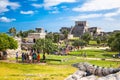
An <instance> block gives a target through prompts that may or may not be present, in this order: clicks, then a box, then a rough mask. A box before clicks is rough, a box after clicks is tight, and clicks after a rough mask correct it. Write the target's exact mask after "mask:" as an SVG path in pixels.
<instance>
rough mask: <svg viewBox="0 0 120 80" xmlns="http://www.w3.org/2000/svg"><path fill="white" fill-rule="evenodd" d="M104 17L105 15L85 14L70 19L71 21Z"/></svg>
mask: <svg viewBox="0 0 120 80" xmlns="http://www.w3.org/2000/svg"><path fill="white" fill-rule="evenodd" d="M102 16H103V14H83V15H78V16H72V17H70V20H80V19H89V18H98V17H102Z"/></svg>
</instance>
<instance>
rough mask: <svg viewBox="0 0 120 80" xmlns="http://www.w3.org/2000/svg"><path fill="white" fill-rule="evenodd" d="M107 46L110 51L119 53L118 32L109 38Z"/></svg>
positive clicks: (119, 34) (119, 37)
mask: <svg viewBox="0 0 120 80" xmlns="http://www.w3.org/2000/svg"><path fill="white" fill-rule="evenodd" d="M108 44H109V46H110V47H111V49H112V50H115V51H118V52H119V53H120V32H119V33H115V34H114V35H113V36H111V37H110V38H109V40H108Z"/></svg>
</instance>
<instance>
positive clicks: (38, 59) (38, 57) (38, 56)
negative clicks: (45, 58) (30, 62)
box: [37, 53, 40, 62]
mask: <svg viewBox="0 0 120 80" xmlns="http://www.w3.org/2000/svg"><path fill="white" fill-rule="evenodd" d="M37 61H38V62H40V54H39V53H38V55H37Z"/></svg>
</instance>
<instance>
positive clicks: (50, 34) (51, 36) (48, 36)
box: [45, 32, 53, 40]
mask: <svg viewBox="0 0 120 80" xmlns="http://www.w3.org/2000/svg"><path fill="white" fill-rule="evenodd" d="M45 38H46V39H50V40H53V33H52V32H49V33H48V34H47V35H46V36H45Z"/></svg>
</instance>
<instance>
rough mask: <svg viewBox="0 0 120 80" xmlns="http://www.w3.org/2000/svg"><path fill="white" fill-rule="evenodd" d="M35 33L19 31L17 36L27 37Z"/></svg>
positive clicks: (32, 31)
mask: <svg viewBox="0 0 120 80" xmlns="http://www.w3.org/2000/svg"><path fill="white" fill-rule="evenodd" d="M34 32H35V31H34V30H27V31H19V32H18V33H17V36H20V37H23V38H25V37H27V36H28V34H29V33H34Z"/></svg>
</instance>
